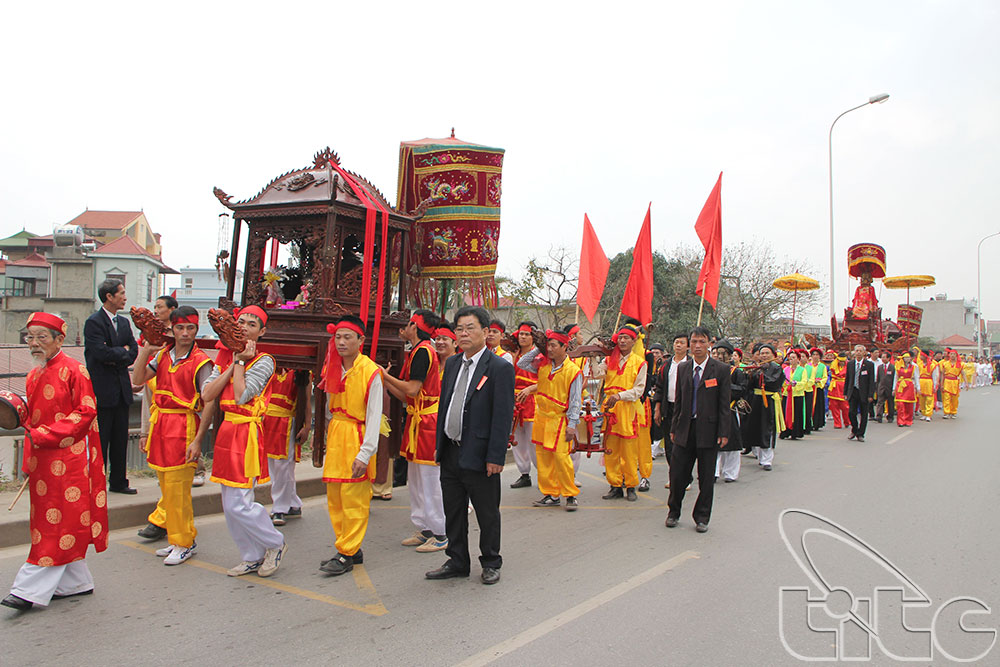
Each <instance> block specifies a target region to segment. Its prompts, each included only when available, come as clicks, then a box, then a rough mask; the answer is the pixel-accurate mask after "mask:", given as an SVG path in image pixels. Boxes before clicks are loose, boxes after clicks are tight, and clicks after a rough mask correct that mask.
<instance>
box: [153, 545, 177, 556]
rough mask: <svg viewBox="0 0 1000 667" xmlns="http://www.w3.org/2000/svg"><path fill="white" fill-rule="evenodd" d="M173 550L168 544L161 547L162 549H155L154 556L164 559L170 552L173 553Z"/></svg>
mask: <svg viewBox="0 0 1000 667" xmlns="http://www.w3.org/2000/svg"><path fill="white" fill-rule="evenodd" d="M173 550H174V545H172V544H168V545H167V546H165V547H163V548H162V549H157V550H156V555H157V556H159V557H160V558H166V557H167V556H169V555H170V552H171V551H173Z"/></svg>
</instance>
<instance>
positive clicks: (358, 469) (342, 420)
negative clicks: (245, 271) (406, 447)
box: [319, 315, 388, 576]
mask: <svg viewBox="0 0 1000 667" xmlns="http://www.w3.org/2000/svg"><path fill="white" fill-rule="evenodd" d="M327 331H329V332H330V333H331V334H333V338H332V339H331V340H330V342H329V343H328V344H327V355H326V362H325V363H324V365H323V379H322V381H321V382H320V388H321V389H323V390H324V391H325V392H326V394H327V396H329V408H330V413H331V415H332V416H331V418H330V425H329V426H328V427H327V431H326V460H325V462H324V464H323V481H324V482H326V503H327V509H328V510H329V511H330V523H331V524H332V526H333V534H334V536H335V537H336V542H334V546H335V547H336V549H337V553H336V554H335V555H334V556H333V557H332V558H330V559H329V560H325V561H323V562H322V563H321V564H320V568H319V569H320V570H321V571H323V572H325V573H327V574H331V575H335V576H336V575H341V574H345V573H347V572H350V571H351V570H353V569H354V564H355V563H362V562H363V561H364V554H362V552H361V543H362V541H364V539H365V533H366V532H367V531H368V512H369V510H370V508H371V501H372V485H371V482H372V480H373V479H375V450H376V449H378V439H379V434H380V433H382V432H383V428H382V423H383V417H382V376H383V373H382V371H381V369H379V367H378V365H377V364H376V363H375V362H374V361H372V360H371V359H369V358H368V357H367V356H366V355H364V354H362V353H361V347H362V346H363V345H364V342H365V333H364V332H365V329H364V323H363V322H362V321H361V319H360V318H359V317H355V316H354V315H345V316H343V317H341V318H340V319H339V320H337V321H336V322H335V323H334V324H331V325H329V326H327ZM385 375H388V374H387V373H386V374H385ZM384 433H385V435H388V427H387V426H386V429H385V432H384Z"/></svg>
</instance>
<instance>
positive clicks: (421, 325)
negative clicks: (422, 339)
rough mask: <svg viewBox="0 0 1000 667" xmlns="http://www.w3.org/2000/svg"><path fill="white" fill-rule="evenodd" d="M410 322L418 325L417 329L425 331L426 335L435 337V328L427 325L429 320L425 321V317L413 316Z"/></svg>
mask: <svg viewBox="0 0 1000 667" xmlns="http://www.w3.org/2000/svg"><path fill="white" fill-rule="evenodd" d="M410 321H411V322H413V323H414V324H416V325H417V328H418V329H420V330H421V331H423V332H424V333H425V334H429V335H431V336H433V335H434V327H432V326H431V325H429V324H427V320H425V319H424V316H423V315H412V316H411V317H410Z"/></svg>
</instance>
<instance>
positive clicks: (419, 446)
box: [382, 309, 448, 553]
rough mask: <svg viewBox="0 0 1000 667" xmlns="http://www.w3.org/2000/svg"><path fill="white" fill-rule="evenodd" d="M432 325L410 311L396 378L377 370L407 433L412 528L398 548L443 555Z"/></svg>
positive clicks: (425, 313)
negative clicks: (401, 411) (400, 407)
mask: <svg viewBox="0 0 1000 667" xmlns="http://www.w3.org/2000/svg"><path fill="white" fill-rule="evenodd" d="M436 324H437V317H436V316H435V315H434V313H432V312H431V311H429V310H424V309H421V310H415V311H414V312H413V315H412V316H411V317H410V321H409V323H408V324H407V325H406V327H405V328H403V329H401V330H400V335H401V336H402V338H403V340H405V341H406V342H407V343H409V345H410V352H409V354H407V355H406V361H405V362H403V371H402V373H401V375H400V377H399V378H395V377H393V376H392V375H390V374H389V373H388V372H386V369H382V381H383V382H385V386H386V388H387V389H388V390H389V393H390V394H392V395H393V396H395V397H396V398H397V399H398V400H400V401H403V402H404V403H405V404H406V414H407V418H406V430H405V431H404V432H403V446H402V449H401V451H400V453H401V454H402V455H403V456H405V457H406V460H407V466H406V467H407V470H406V480H407V486H408V487H409V489H410V521H412V522H413V525H414V526H416V528H417V530H416V532H415V533H414V534H413V535H411V536H409V537H407V538H406V539H404V540H403V542H402V544H403V546H404V547H416V548H417V551H419V552H421V553H427V552H433V551H442V550H444V549H445V548H447V546H448V538H447V537H445V531H444V501H443V500H442V499H441V469H440V468H438V465H437V463H435V461H434V451H435V449H436V447H437V413H438V399H439V398H440V396H441V372H440V369H439V361H438V356H437V351H436V350H435V349H434V344H433V343H431V336H433V334H434V332H435V331H436V330H437V327H436Z"/></svg>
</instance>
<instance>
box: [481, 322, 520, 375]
mask: <svg viewBox="0 0 1000 667" xmlns="http://www.w3.org/2000/svg"><path fill="white" fill-rule="evenodd" d="M506 331H507V327H506V326H504V323H503V322H501V321H500V320H491V321H490V326H489V328H488V329H487V330H486V347H487V348H489V349H490V350H491V351H492V352H493V354H495V355H497V356H498V357H500V358H501V359H503V360H504V361H506V362H507V363H509V364H510V365H512V366H513V365H514V355H513V354H511V353H510V352H508V351H507V350H505V349H503V348H502V347H501V346H500V339H502V338H503V335H504V333H506Z"/></svg>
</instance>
